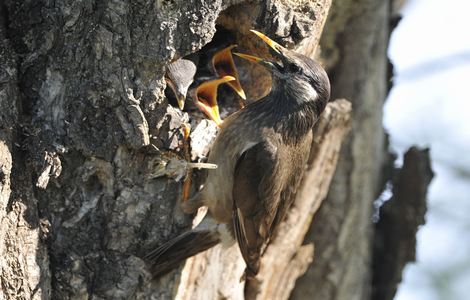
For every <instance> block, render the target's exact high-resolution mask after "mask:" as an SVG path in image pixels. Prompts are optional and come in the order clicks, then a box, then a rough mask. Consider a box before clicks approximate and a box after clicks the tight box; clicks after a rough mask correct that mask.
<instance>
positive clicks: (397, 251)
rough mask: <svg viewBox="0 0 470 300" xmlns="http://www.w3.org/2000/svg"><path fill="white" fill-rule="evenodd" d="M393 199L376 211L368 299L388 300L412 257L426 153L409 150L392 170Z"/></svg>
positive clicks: (422, 204)
mask: <svg viewBox="0 0 470 300" xmlns="http://www.w3.org/2000/svg"><path fill="white" fill-rule="evenodd" d="M393 177H394V178H393V182H392V186H393V188H392V192H393V196H392V197H391V198H390V199H387V202H385V204H383V205H382V207H381V208H380V214H379V221H378V222H377V224H376V226H375V227H376V230H375V232H374V256H373V278H372V279H373V280H372V287H373V290H372V297H371V299H375V300H392V299H393V297H394V296H395V293H396V291H397V287H398V284H399V283H400V281H401V279H402V272H403V269H404V268H405V266H406V264H407V263H408V262H411V261H414V260H415V258H416V257H415V256H416V250H415V249H416V233H417V231H418V228H419V226H420V225H423V224H424V215H425V213H426V207H427V205H426V196H427V190H428V186H429V183H430V182H431V179H432V177H433V172H432V170H431V162H430V158H429V150H418V149H417V148H411V149H410V150H408V151H407V152H406V154H405V156H404V161H403V167H402V168H401V169H399V170H395V174H394V176H393Z"/></svg>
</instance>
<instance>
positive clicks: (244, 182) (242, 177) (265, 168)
mask: <svg viewBox="0 0 470 300" xmlns="http://www.w3.org/2000/svg"><path fill="white" fill-rule="evenodd" d="M278 161H279V160H278V153H277V147H275V146H274V145H272V144H270V143H268V142H262V143H259V144H256V145H255V146H253V147H251V148H249V149H248V150H246V151H245V152H244V153H243V154H242V156H241V157H240V158H239V159H238V161H237V165H236V168H235V174H234V184H233V227H234V232H235V236H236V238H237V241H238V244H239V247H240V251H241V253H242V256H243V258H244V260H245V262H246V264H247V268H248V270H249V271H250V272H251V273H252V274H253V275H254V274H257V273H258V270H259V259H260V256H261V252H262V250H263V248H264V246H265V244H266V243H267V242H268V239H269V237H270V235H271V225H272V223H273V220H274V218H275V216H276V212H277V207H278V206H279V196H280V194H281V186H279V185H281V184H280V183H279V182H282V180H281V181H278V180H273V179H274V178H275V177H276V176H277V175H278V172H277V170H278V169H279V166H278Z"/></svg>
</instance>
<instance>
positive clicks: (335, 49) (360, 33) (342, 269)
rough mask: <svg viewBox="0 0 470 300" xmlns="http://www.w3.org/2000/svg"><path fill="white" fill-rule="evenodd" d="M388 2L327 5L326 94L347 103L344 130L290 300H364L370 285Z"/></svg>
mask: <svg viewBox="0 0 470 300" xmlns="http://www.w3.org/2000/svg"><path fill="white" fill-rule="evenodd" d="M389 14H390V10H389V1H388V0H380V1H375V0H363V1H350V0H338V1H335V2H333V5H332V8H331V10H330V15H329V18H328V20H327V23H326V25H325V32H324V35H323V36H322V41H321V43H320V44H321V47H322V55H323V56H324V57H325V61H326V62H327V65H328V66H329V72H330V75H331V80H332V91H333V95H334V96H336V97H345V98H347V99H350V100H351V102H352V107H353V115H352V130H351V132H350V134H349V135H348V137H347V138H346V140H345V144H344V146H343V147H342V150H341V155H340V159H339V162H338V168H337V170H336V173H335V175H334V177H333V182H332V184H331V187H330V191H329V193H328V197H327V199H326V200H325V201H324V203H323V205H322V206H321V208H320V210H319V211H318V213H317V215H316V216H315V218H314V221H313V223H312V227H311V229H310V232H309V233H308V235H307V238H306V242H307V243H310V242H313V243H314V245H315V253H316V256H315V260H314V263H313V264H312V265H311V266H310V268H309V269H308V271H307V272H306V274H305V275H304V276H303V277H302V278H300V279H299V281H298V284H297V286H296V289H295V290H294V293H293V296H292V297H291V298H292V299H305V297H311V298H313V299H330V300H332V299H338V300H342V299H350V300H355V299H357V300H362V299H367V298H368V297H369V295H370V289H371V285H370V281H371V240H372V232H373V226H372V209H373V201H374V200H375V199H376V197H377V195H378V194H379V193H380V191H381V186H380V185H381V182H382V180H381V178H380V170H381V167H382V161H383V156H384V153H385V149H384V148H385V147H384V146H385V142H384V132H383V129H382V121H381V119H382V106H383V102H384V100H385V97H386V93H387V79H388V78H387V56H386V49H387V43H388V37H389V32H388V23H389Z"/></svg>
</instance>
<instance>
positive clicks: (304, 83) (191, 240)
mask: <svg viewBox="0 0 470 300" xmlns="http://www.w3.org/2000/svg"><path fill="white" fill-rule="evenodd" d="M253 32H254V33H255V34H256V35H258V36H259V37H260V38H261V39H262V40H263V41H265V42H266V43H267V44H268V45H269V46H270V48H271V53H272V54H273V56H274V57H275V58H276V60H273V61H269V60H264V59H261V58H258V57H255V56H251V55H246V54H237V55H238V56H240V57H242V58H245V59H247V60H250V61H253V62H257V63H259V64H261V65H263V66H264V67H266V68H267V69H269V70H270V71H271V73H272V77H273V84H272V89H271V92H270V93H269V94H268V95H267V96H266V97H264V98H263V99H260V100H259V101H256V102H254V103H251V104H249V105H247V106H246V107H245V108H243V109H241V110H239V111H238V112H236V113H234V114H232V115H230V116H229V117H228V118H226V119H225V120H224V122H223V123H222V124H221V128H220V133H219V135H218V136H217V138H216V140H215V142H214V145H213V147H212V149H211V152H210V154H209V158H208V162H209V163H213V164H216V165H217V166H218V168H217V169H215V170H210V171H209V173H208V177H207V180H206V182H205V184H204V187H203V188H202V189H201V191H200V192H199V193H197V194H196V195H195V196H194V197H193V198H191V199H190V200H189V201H188V202H186V203H185V204H183V205H184V206H185V207H184V208H185V210H186V211H195V210H196V209H197V208H199V207H200V206H203V205H204V206H207V207H208V213H207V215H206V216H205V218H204V220H203V221H202V222H201V223H200V224H199V225H198V226H197V227H196V228H194V229H192V230H190V231H188V232H185V233H183V234H182V235H180V236H177V237H175V238H174V239H172V240H170V241H168V242H166V243H165V244H163V245H161V246H160V247H158V248H156V249H154V250H152V251H151V252H149V253H148V254H147V255H146V257H145V259H146V261H147V262H148V264H149V266H150V270H151V272H152V273H153V275H154V276H159V275H162V274H164V273H166V272H168V271H170V270H171V269H173V268H175V267H177V266H178V265H179V264H180V263H181V262H182V261H183V260H184V259H186V258H188V257H190V256H192V255H195V254H197V253H199V252H202V251H204V250H207V249H209V248H210V247H212V246H215V245H216V244H218V243H219V242H221V241H222V242H224V243H228V244H230V243H233V242H234V241H235V240H236V241H237V242H238V245H239V248H240V251H241V254H242V256H243V258H244V260H245V262H246V265H247V268H246V275H247V276H249V277H252V276H255V275H256V274H257V273H258V270H259V266H260V257H261V255H262V253H263V252H264V249H265V247H266V245H267V244H268V243H269V240H270V238H271V237H272V235H273V232H274V230H275V229H276V227H277V225H278V224H279V223H280V222H281V221H282V220H283V218H284V216H285V215H286V213H287V211H288V209H289V207H290V206H291V204H292V201H293V199H294V194H295V192H296V190H297V188H298V186H299V183H300V180H301V179H302V176H303V173H304V169H305V166H306V163H307V159H308V156H309V151H310V146H311V143H312V133H313V132H312V128H313V126H314V124H315V122H316V121H317V120H318V118H319V116H320V114H321V113H322V112H323V110H324V109H325V106H326V104H327V102H328V100H329V98H330V83H329V80H328V76H327V74H326V72H325V71H324V70H323V68H322V67H321V66H320V65H319V64H318V63H317V62H315V61H314V60H312V59H310V58H308V57H306V56H304V55H301V54H298V53H296V52H294V51H291V50H288V49H286V48H284V47H282V46H281V45H279V44H277V43H276V42H274V41H272V40H271V39H269V38H268V37H266V36H265V35H263V34H261V33H259V32H257V31H253Z"/></svg>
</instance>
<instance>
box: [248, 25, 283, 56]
mask: <svg viewBox="0 0 470 300" xmlns="http://www.w3.org/2000/svg"><path fill="white" fill-rule="evenodd" d="M250 31H251V32H253V33H254V34H256V35H257V36H258V37H259V38H260V39H262V40H263V41H264V42H265V43H266V44H268V46H269V47H271V48H272V49H273V50H274V51H276V52H277V53H279V54H280V53H281V50H282V49H284V47H282V46H281V45H279V44H278V43H276V42H275V41H273V40H271V39H270V38H268V37H267V36H265V35H264V34H262V33H261V32H259V31H256V30H253V29H251V30H250Z"/></svg>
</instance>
